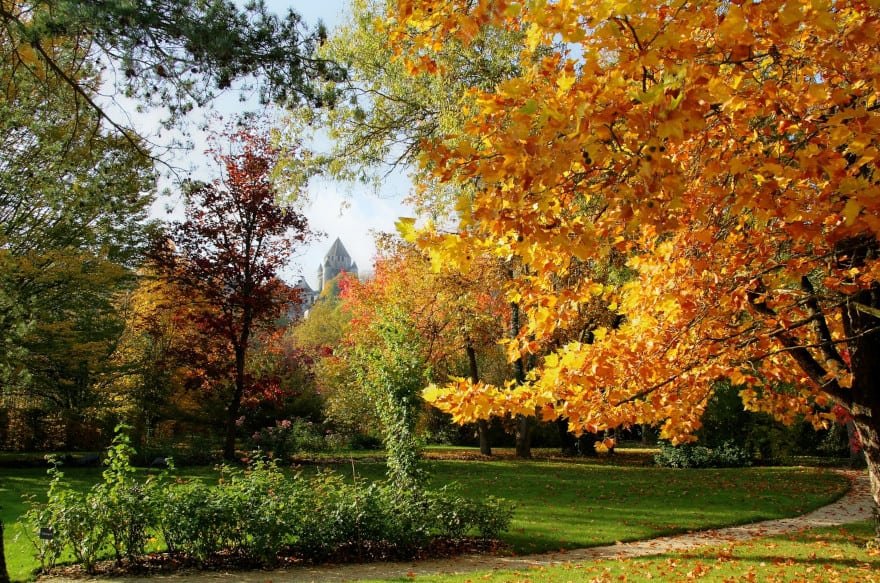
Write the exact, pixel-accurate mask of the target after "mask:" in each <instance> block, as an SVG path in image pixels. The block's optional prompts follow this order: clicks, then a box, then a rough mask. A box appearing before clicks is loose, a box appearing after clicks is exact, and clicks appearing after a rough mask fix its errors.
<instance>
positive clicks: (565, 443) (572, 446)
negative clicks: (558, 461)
mask: <svg viewBox="0 0 880 583" xmlns="http://www.w3.org/2000/svg"><path fill="white" fill-rule="evenodd" d="M556 430H557V431H559V441H560V443H561V444H562V445H561V448H562V455H564V456H573V455H577V453H578V451H577V438H576V437H575V436H574V434H573V433H572V432H571V431H569V430H568V419H566V418H564V417H560V418H559V419H557V420H556Z"/></svg>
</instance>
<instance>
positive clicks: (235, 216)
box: [152, 125, 310, 460]
mask: <svg viewBox="0 0 880 583" xmlns="http://www.w3.org/2000/svg"><path fill="white" fill-rule="evenodd" d="M221 138H222V139H223V140H225V141H226V142H228V144H224V143H221V142H220V139H221ZM227 147H228V148H229V149H230V150H231V152H230V153H223V152H224V151H225V150H226V148H227ZM212 154H213V156H214V159H215V161H216V163H217V164H218V165H219V166H220V167H221V169H222V178H219V179H216V180H214V181H213V182H211V183H208V184H202V183H198V184H194V185H192V187H191V188H190V190H189V191H188V192H186V208H185V213H186V220H185V221H183V222H175V223H172V224H171V225H170V228H169V232H168V237H167V239H162V240H160V241H158V242H157V244H156V246H155V248H154V251H153V254H152V257H153V261H154V263H155V265H156V267H157V268H158V270H159V271H160V272H161V273H162V274H163V276H164V277H167V278H168V279H169V280H170V281H172V282H174V283H175V284H176V285H177V286H179V287H180V288H182V289H184V290H187V289H189V290H192V291H193V292H194V295H195V297H197V298H199V299H200V300H201V301H202V302H204V304H203V306H201V309H194V310H192V312H191V313H192V314H193V317H194V318H196V320H197V321H198V323H199V325H200V326H201V327H202V329H203V331H204V333H205V334H206V335H209V336H218V337H220V338H223V339H224V340H225V342H226V343H227V344H228V348H229V354H230V356H231V362H232V363H233V365H234V367H233V370H234V379H233V383H232V388H231V391H230V393H229V397H228V399H227V401H226V419H225V443H224V448H223V455H224V456H225V457H226V459H230V460H231V459H233V458H234V457H235V437H236V425H235V422H236V419H238V417H239V408H240V406H241V400H242V397H243V395H244V394H245V390H246V384H247V381H248V375H247V370H246V365H247V356H248V351H249V349H250V347H251V343H252V340H253V335H254V332H255V330H256V329H257V328H258V327H259V326H263V325H267V324H271V323H274V321H275V320H276V319H277V318H278V317H279V316H280V315H281V314H282V313H283V311H284V310H285V309H286V308H287V307H288V306H289V305H290V303H291V302H295V301H297V300H298V298H297V296H296V291H295V290H294V289H293V288H291V287H289V286H287V285H286V284H284V282H283V281H281V280H280V279H279V277H278V271H279V270H280V269H281V268H282V267H284V266H285V265H287V263H288V262H289V261H290V259H291V257H292V255H293V252H294V249H295V248H296V246H297V245H301V244H302V243H304V242H305V241H306V240H308V238H309V236H310V232H309V230H308V226H307V222H306V219H305V217H303V216H302V215H300V214H299V213H297V212H295V211H294V210H293V209H292V208H289V207H286V206H282V205H280V204H279V203H277V202H276V191H275V188H274V186H273V184H272V180H271V173H272V171H273V169H274V167H275V165H276V163H277V159H278V158H277V157H278V150H277V149H276V148H275V147H274V146H272V145H271V143H270V141H269V137H268V135H267V134H266V133H265V132H263V131H260V130H259V129H248V128H244V129H243V128H237V129H236V128H235V127H234V126H232V125H231V126H230V131H229V132H226V133H224V134H222V135H221V136H218V138H216V139H215V140H214V143H213V148H212ZM196 307H198V306H196Z"/></svg>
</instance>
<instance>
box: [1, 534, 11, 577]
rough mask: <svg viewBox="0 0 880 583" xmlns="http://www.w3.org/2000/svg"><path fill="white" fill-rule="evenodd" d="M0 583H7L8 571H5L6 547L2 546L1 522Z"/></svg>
mask: <svg viewBox="0 0 880 583" xmlns="http://www.w3.org/2000/svg"><path fill="white" fill-rule="evenodd" d="M0 583H9V571H7V570H6V546H5V545H4V544H3V521H2V520H0Z"/></svg>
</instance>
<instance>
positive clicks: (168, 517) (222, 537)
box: [25, 429, 512, 572]
mask: <svg viewBox="0 0 880 583" xmlns="http://www.w3.org/2000/svg"><path fill="white" fill-rule="evenodd" d="M133 455H135V452H134V450H133V448H132V447H131V445H130V443H129V441H128V438H127V437H126V436H125V435H123V434H122V432H121V429H120V430H119V432H118V433H117V436H116V438H115V439H114V441H113V445H112V446H111V448H110V449H109V451H108V454H107V456H106V461H105V464H106V465H107V467H106V469H105V471H104V473H103V481H102V482H100V483H98V484H96V485H95V486H93V487H92V488H91V489H89V490H88V491H86V492H84V493H83V492H78V491H76V490H74V489H73V488H71V487H70V486H69V485H68V484H67V483H65V481H64V479H63V474H62V473H61V472H60V471H59V469H58V467H57V465H53V467H52V468H51V469H50V470H49V475H50V483H49V494H48V501H47V502H46V503H43V504H40V503H35V502H33V501H32V502H31V505H30V509H29V510H28V511H27V513H26V514H25V523H26V529H25V530H26V531H27V533H28V536H29V537H30V538H31V541H32V542H33V544H34V548H35V550H36V552H37V556H38V558H39V560H40V564H41V567H42V569H43V570H44V571H46V570H48V569H51V568H52V567H53V566H55V565H56V563H57V561H58V559H59V558H60V557H61V556H62V554H63V553H64V552H66V551H70V552H71V553H72V554H73V556H74V557H75V559H76V562H77V563H79V564H80V565H82V566H83V567H84V568H85V569H86V571H87V572H92V571H93V569H94V566H95V563H96V561H97V560H98V559H99V558H100V556H102V555H101V553H106V552H107V550H108V549H110V550H112V551H113V552H114V553H115V556H116V559H117V561H120V562H121V561H122V559H123V558H127V559H130V560H137V559H138V558H140V557H142V556H143V555H144V553H145V547H146V542H147V541H148V540H149V539H150V538H151V536H153V535H155V534H161V536H162V538H163V539H164V541H165V544H166V545H167V547H168V551H169V552H171V553H184V554H186V555H188V556H190V557H193V558H195V559H197V560H200V561H205V560H206V559H208V558H209V557H211V556H213V555H215V554H217V553H221V552H225V551H234V552H236V553H240V554H242V555H244V556H247V557H251V558H253V559H254V560H256V561H258V562H260V563H261V564H263V565H266V566H271V565H272V564H273V563H274V562H275V561H276V560H277V558H278V556H279V554H280V553H281V552H282V551H284V550H285V549H286V548H294V549H296V550H297V551H298V553H299V554H301V555H303V556H306V557H308V558H310V559H312V560H315V559H320V558H322V557H325V556H327V555H328V554H329V553H331V552H333V551H334V550H335V549H337V548H339V547H340V546H345V545H357V547H358V548H360V547H361V546H363V545H366V544H367V543H369V542H372V543H381V544H384V545H389V546H392V547H395V548H396V549H397V550H398V551H399V552H401V553H407V552H412V551H414V550H416V549H417V548H419V547H420V546H422V545H423V544H424V543H425V542H427V541H428V540H429V539H430V537H432V536H438V535H439V536H447V537H452V538H461V537H463V536H466V535H468V534H470V533H479V534H480V535H482V536H487V537H493V538H494V537H496V536H497V535H498V533H499V532H501V530H503V529H505V528H507V527H508V526H509V524H510V519H511V516H512V507H511V506H510V505H509V504H507V503H506V502H504V501H501V500H498V499H495V498H488V499H486V500H479V501H477V500H469V499H467V498H465V497H463V496H461V495H459V494H457V493H456V492H455V491H454V489H453V488H443V489H440V490H437V491H429V490H406V491H401V490H400V489H399V488H396V487H395V486H394V485H393V483H392V482H391V481H387V482H384V483H378V484H376V483H367V482H366V481H364V480H360V479H355V480H353V481H352V480H345V479H343V478H342V476H340V475H339V474H335V473H332V472H324V473H321V474H318V475H317V476H315V477H313V478H310V479H305V478H303V477H302V476H301V475H299V474H297V475H294V476H290V475H289V474H286V473H285V472H283V471H282V470H281V469H280V468H279V467H278V465H277V461H276V460H268V459H266V458H265V457H260V456H256V457H255V458H254V459H253V460H252V462H251V464H250V465H249V466H248V467H247V468H233V467H229V466H221V468H220V472H221V478H220V480H219V481H218V483H217V484H216V485H212V486H209V485H207V484H204V483H202V482H199V481H191V482H179V481H171V480H170V479H168V478H169V475H170V474H169V473H168V471H166V472H163V473H162V474H160V475H159V476H158V477H152V476H151V477H148V478H147V479H146V480H144V481H139V480H138V479H137V475H136V473H135V470H134V468H133V467H132V466H131V463H130V460H131V457H132V456H133ZM170 471H173V464H172V467H171V468H170ZM49 526H51V527H52V529H53V534H54V536H52V537H50V538H41V537H40V536H39V532H40V528H46V527H49Z"/></svg>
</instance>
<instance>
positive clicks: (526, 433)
mask: <svg viewBox="0 0 880 583" xmlns="http://www.w3.org/2000/svg"><path fill="white" fill-rule="evenodd" d="M519 317H520V311H519V304H517V303H516V302H514V303H511V304H510V337H511V338H516V337H517V336H518V335H519ZM513 372H514V376H515V378H516V384H518V385H522V384H525V382H526V364H525V361H524V359H523V358H522V357H520V358H517V359H516V360H515V361H514V362H513ZM531 428H532V426H531V423H530V422H529V418H528V417H525V416H523V415H517V416H516V430H515V435H516V455H517V457H521V458H530V457H532V434H531Z"/></svg>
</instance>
